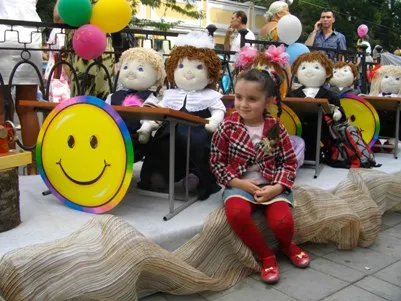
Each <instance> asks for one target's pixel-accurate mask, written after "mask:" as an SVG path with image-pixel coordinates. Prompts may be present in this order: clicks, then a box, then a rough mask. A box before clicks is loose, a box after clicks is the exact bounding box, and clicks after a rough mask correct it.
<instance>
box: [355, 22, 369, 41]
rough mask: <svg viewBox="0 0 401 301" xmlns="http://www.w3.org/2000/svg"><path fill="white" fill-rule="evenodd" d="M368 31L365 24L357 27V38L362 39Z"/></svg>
mask: <svg viewBox="0 0 401 301" xmlns="http://www.w3.org/2000/svg"><path fill="white" fill-rule="evenodd" d="M368 30H369V28H368V26H367V25H365V24H362V25H359V26H358V30H357V32H358V36H359V37H360V38H363V37H364V36H366V35H367V34H368Z"/></svg>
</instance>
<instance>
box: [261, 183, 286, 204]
mask: <svg viewBox="0 0 401 301" xmlns="http://www.w3.org/2000/svg"><path fill="white" fill-rule="evenodd" d="M283 190H284V187H283V186H282V185H281V184H275V185H266V186H264V187H263V188H259V189H258V190H257V191H256V193H255V195H254V198H255V201H256V202H258V203H264V202H267V201H269V200H271V199H272V198H274V197H275V196H277V195H279V194H280V193H282V192H283Z"/></svg>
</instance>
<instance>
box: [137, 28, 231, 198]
mask: <svg viewBox="0 0 401 301" xmlns="http://www.w3.org/2000/svg"><path fill="white" fill-rule="evenodd" d="M213 48H214V43H213V41H212V39H211V37H209V36H208V35H207V34H206V33H203V32H191V33H189V34H187V35H181V36H179V37H178V38H177V40H176V44H175V48H173V50H172V51H171V53H170V57H169V59H168V61H167V66H166V71H167V80H168V82H169V83H170V86H171V87H175V88H172V89H168V90H166V91H165V92H164V94H163V99H162V100H161V101H160V103H159V104H158V105H159V106H161V107H166V108H170V109H173V110H178V111H182V112H186V113H189V114H192V115H195V116H198V117H202V118H206V119H208V121H209V123H208V124H206V125H199V126H194V127H191V137H190V166H189V172H190V173H189V175H188V178H187V179H184V177H185V167H186V148H187V138H188V126H187V125H184V124H179V125H177V126H176V129H175V131H176V145H175V179H174V181H181V180H182V183H183V186H184V185H186V183H187V182H188V187H187V188H188V190H189V191H190V192H194V193H197V195H198V198H199V199H201V200H203V199H206V198H208V197H209V195H210V194H211V193H214V192H216V191H218V190H219V189H220V187H219V186H218V185H217V183H216V178H215V177H214V175H213V174H212V173H211V172H210V170H209V168H208V157H209V147H210V138H211V133H213V132H214V131H215V130H216V128H217V126H218V125H219V123H220V122H221V121H222V120H223V119H224V115H225V111H226V109H225V106H224V104H223V102H222V101H221V97H222V95H221V94H220V93H218V92H216V91H215V90H214V87H215V86H216V83H217V81H218V79H219V76H220V70H221V61H220V59H219V57H218V56H217V55H216V53H215V52H214V50H213ZM169 137H170V129H169V124H168V122H163V123H162V124H161V127H160V128H159V129H158V130H157V132H156V134H155V136H154V139H153V140H152V142H151V145H149V148H148V149H149V152H148V153H147V154H146V158H145V160H144V163H143V165H142V169H141V182H140V183H139V186H140V187H141V188H144V189H150V190H164V189H166V188H167V183H168V180H169Z"/></svg>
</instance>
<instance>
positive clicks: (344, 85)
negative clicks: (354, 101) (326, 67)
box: [329, 62, 361, 95]
mask: <svg viewBox="0 0 401 301" xmlns="http://www.w3.org/2000/svg"><path fill="white" fill-rule="evenodd" d="M358 75H359V74H358V69H357V67H356V65H354V64H353V63H345V62H337V63H335V64H334V67H333V77H332V78H331V79H330V80H329V83H330V90H331V91H333V92H334V93H336V94H337V95H341V94H346V93H352V94H355V95H358V94H360V93H361V91H359V90H358V89H354V87H353V86H354V84H355V81H356V80H357V79H358Z"/></svg>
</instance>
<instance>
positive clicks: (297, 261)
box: [281, 242, 310, 268]
mask: <svg viewBox="0 0 401 301" xmlns="http://www.w3.org/2000/svg"><path fill="white" fill-rule="evenodd" d="M281 251H283V253H284V254H285V255H287V256H288V258H289V259H290V260H291V262H292V263H293V265H295V266H296V267H298V268H306V267H307V266H308V265H309V263H310V257H309V255H308V253H306V252H305V251H303V250H301V248H300V247H298V246H297V245H296V244H295V243H294V242H291V243H290V246H289V247H288V248H286V249H281Z"/></svg>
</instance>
